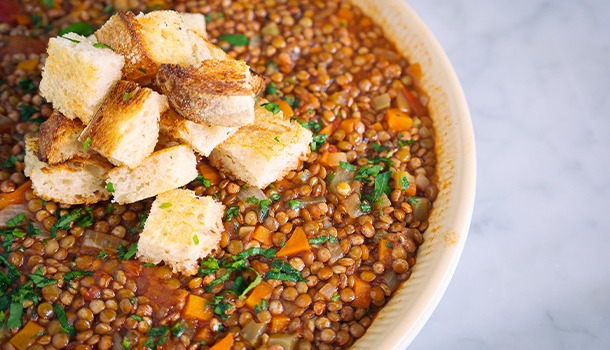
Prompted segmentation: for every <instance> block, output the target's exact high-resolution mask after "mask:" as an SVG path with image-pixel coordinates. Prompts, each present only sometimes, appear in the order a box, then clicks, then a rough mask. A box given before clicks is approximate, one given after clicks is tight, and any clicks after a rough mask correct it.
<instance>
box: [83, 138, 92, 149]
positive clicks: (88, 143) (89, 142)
mask: <svg viewBox="0 0 610 350" xmlns="http://www.w3.org/2000/svg"><path fill="white" fill-rule="evenodd" d="M89 145H91V138H90V137H87V139H86V140H85V142H83V150H85V151H86V150H87V149H89Z"/></svg>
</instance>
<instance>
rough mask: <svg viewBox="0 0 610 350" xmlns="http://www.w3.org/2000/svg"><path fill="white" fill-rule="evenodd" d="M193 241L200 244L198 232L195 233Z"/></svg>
mask: <svg viewBox="0 0 610 350" xmlns="http://www.w3.org/2000/svg"><path fill="white" fill-rule="evenodd" d="M193 243H195V245H199V236H197V235H196V234H195V235H193Z"/></svg>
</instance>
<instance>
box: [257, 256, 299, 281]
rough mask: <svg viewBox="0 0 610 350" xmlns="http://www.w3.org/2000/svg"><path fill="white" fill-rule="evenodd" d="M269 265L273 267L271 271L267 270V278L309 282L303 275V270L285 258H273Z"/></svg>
mask: <svg viewBox="0 0 610 350" xmlns="http://www.w3.org/2000/svg"><path fill="white" fill-rule="evenodd" d="M269 267H270V268H271V269H270V270H269V272H267V274H265V279H268V280H281V281H289V282H307V280H306V279H305V278H303V276H301V272H300V271H299V270H297V269H295V268H294V267H292V266H291V265H290V264H289V263H287V262H286V261H284V260H279V259H276V260H273V261H272V262H271V265H269Z"/></svg>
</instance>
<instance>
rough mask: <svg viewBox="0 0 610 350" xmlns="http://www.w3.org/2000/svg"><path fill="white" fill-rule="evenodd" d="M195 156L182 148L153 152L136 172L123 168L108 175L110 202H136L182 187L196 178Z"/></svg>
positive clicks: (186, 147) (118, 168)
mask: <svg viewBox="0 0 610 350" xmlns="http://www.w3.org/2000/svg"><path fill="white" fill-rule="evenodd" d="M196 166H197V159H196V157H195V153H194V152H193V151H192V150H191V149H190V148H189V147H188V146H184V145H179V146H174V147H170V148H166V149H162V150H160V151H156V152H154V153H153V154H151V155H150V156H148V157H146V159H144V161H143V162H142V163H141V164H140V165H139V166H138V167H136V168H135V169H130V168H128V167H125V166H122V167H117V168H114V169H112V170H111V171H110V172H109V173H108V183H111V184H112V185H109V187H111V188H113V189H114V192H113V195H114V199H113V201H115V202H117V203H120V204H126V203H133V202H137V201H139V200H141V199H145V198H149V197H153V196H156V195H158V194H159V193H163V192H166V191H169V190H171V189H174V188H177V187H180V186H184V185H186V184H188V183H189V182H191V181H192V180H193V179H195V178H196V177H197V168H196Z"/></svg>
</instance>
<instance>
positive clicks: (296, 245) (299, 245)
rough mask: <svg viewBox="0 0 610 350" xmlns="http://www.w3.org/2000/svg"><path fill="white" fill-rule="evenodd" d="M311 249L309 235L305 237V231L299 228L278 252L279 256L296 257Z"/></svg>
mask: <svg viewBox="0 0 610 350" xmlns="http://www.w3.org/2000/svg"><path fill="white" fill-rule="evenodd" d="M310 249H311V246H310V245H309V240H308V239H307V235H305V231H303V229H302V228H301V227H297V228H296V229H295V230H294V232H293V233H292V236H290V238H289V239H288V241H287V242H286V245H284V246H283V247H282V249H280V250H279V251H278V252H277V256H278V257H281V256H290V255H295V254H299V253H302V252H304V251H307V250H310Z"/></svg>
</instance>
